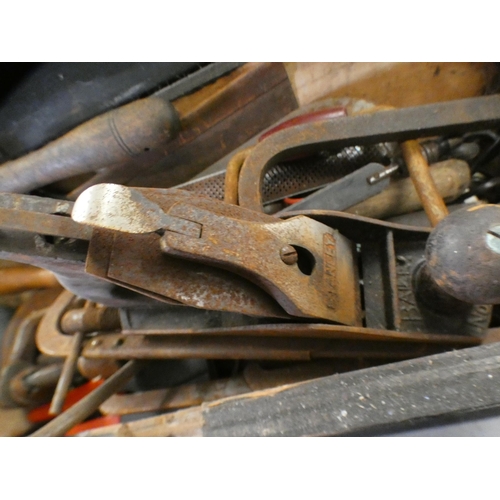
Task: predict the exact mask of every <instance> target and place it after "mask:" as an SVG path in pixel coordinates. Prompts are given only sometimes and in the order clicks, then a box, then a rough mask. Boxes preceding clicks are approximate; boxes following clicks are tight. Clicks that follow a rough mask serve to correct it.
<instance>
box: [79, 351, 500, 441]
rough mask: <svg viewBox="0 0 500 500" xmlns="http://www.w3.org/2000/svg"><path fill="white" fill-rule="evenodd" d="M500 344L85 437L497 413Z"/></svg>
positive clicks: (274, 429)
mask: <svg viewBox="0 0 500 500" xmlns="http://www.w3.org/2000/svg"><path fill="white" fill-rule="evenodd" d="M499 382H500V343H494V344H489V345H482V346H479V347H473V348H468V349H462V350H458V351H452V352H448V353H444V354H437V355H434V356H428V357H423V358H419V359H415V360H411V361H403V362H399V363H392V364H389V365H384V366H379V367H373V368H367V369H364V370H358V371H354V372H348V373H343V374H339V375H333V376H329V377H324V378H320V379H316V380H312V381H309V382H302V383H298V384H293V385H286V386H281V387H278V388H274V389H268V390H263V391H257V392H253V393H249V394H246V395H242V396H236V397H233V398H227V399H224V400H220V401H216V402H212V403H208V404H205V405H202V406H199V407H195V408H191V409H188V410H183V411H179V412H175V413H171V414H166V415H161V416H158V417H152V418H149V419H145V420H139V421H136V422H130V423H128V424H119V425H117V426H113V427H109V428H104V429H100V430H96V431H90V432H89V433H87V435H114V436H116V435H129V436H141V435H154V436H168V435H197V436H311V435H312V436H345V435H375V434H378V433H381V432H395V431H397V430H402V429H408V428H414V427H416V426H421V425H422V424H424V423H427V424H433V425H434V424H436V423H440V422H443V421H449V420H450V419H452V418H453V419H455V420H457V419H465V418H471V417H473V416H474V415H478V414H481V413H484V411H485V410H498V411H500V383H499Z"/></svg>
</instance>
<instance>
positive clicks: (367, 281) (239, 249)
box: [0, 96, 500, 435]
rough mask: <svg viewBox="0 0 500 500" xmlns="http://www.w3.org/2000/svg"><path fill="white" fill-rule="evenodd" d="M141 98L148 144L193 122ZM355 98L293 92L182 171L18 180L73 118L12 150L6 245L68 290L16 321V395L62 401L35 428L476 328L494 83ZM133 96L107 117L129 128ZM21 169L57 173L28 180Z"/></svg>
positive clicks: (497, 225)
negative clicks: (296, 104) (380, 100)
mask: <svg viewBox="0 0 500 500" xmlns="http://www.w3.org/2000/svg"><path fill="white" fill-rule="evenodd" d="M150 99H151V98H150ZM154 99H158V100H159V102H160V98H159V97H155V98H154ZM147 104H148V105H151V106H152V108H151V109H152V110H154V113H156V114H155V115H154V119H155V120H157V121H156V122H154V123H153V122H152V123H153V125H151V130H149V129H148V130H146V129H145V128H142V129H141V134H140V137H138V138H137V137H136V139H137V144H136V145H135V147H136V148H141V152H142V150H143V149H144V150H145V149H147V148H148V147H149V146H148V144H149V142H148V141H153V142H155V141H156V142H158V141H159V142H161V141H166V140H171V138H170V135H172V137H175V135H176V134H177V133H178V122H177V120H176V119H175V113H174V111H172V108H171V107H169V105H168V103H165V102H163V104H161V106H157V105H155V103H154V101H153V103H151V101H148V103H147ZM356 105H357V104H356V103H355V105H353V104H352V103H351V104H350V105H349V106H347V107H346V106H340V107H339V106H338V105H336V106H333V107H332V103H331V102H330V101H325V102H322V103H317V104H316V105H315V106H314V107H309V108H307V109H299V110H297V111H295V112H294V113H293V114H292V116H287V117H284V118H283V119H282V120H281V121H280V122H279V124H278V125H277V126H276V125H274V126H272V127H270V129H269V130H268V131H266V132H265V133H264V134H259V135H258V136H257V137H256V138H255V139H254V140H252V141H250V142H249V144H246V145H243V146H242V147H241V148H240V149H239V150H238V151H235V152H234V153H233V154H232V155H231V157H230V159H229V160H228V161H226V162H223V164H221V167H220V170H219V171H217V170H216V171H210V170H209V173H208V174H206V175H198V176H197V177H195V178H194V179H192V180H190V181H188V182H185V183H183V184H180V185H178V186H176V187H166V188H165V187H157V186H151V187H134V184H133V183H132V185H126V184H127V183H126V182H122V181H121V180H120V176H119V175H116V181H115V182H113V180H114V179H113V176H108V178H105V180H106V182H101V180H102V179H103V177H104V176H103V175H102V172H101V174H98V175H97V176H96V177H94V178H93V179H91V180H86V181H85V183H84V185H82V186H80V187H77V188H74V189H73V190H72V192H73V195H71V194H70V195H68V196H66V197H65V199H56V198H52V197H49V196H34V195H31V194H19V193H23V192H24V193H25V192H28V191H30V190H33V189H39V188H40V187H42V186H44V185H46V184H47V183H49V182H52V181H55V180H57V179H60V178H61V175H60V174H61V173H62V174H63V176H64V171H65V168H66V167H65V165H66V164H65V161H66V158H67V156H65V155H69V156H71V151H72V149H71V148H75V147H76V146H75V143H76V142H71V141H76V139H77V138H78V134H79V133H81V130H80V131H78V129H75V130H74V131H72V132H71V134H73V136H71V137H69V138H68V137H63V138H62V139H59V140H58V141H60V142H59V144H55V143H51V144H49V145H48V146H46V149H43V148H42V150H38V151H36V152H34V153H31V155H37V157H35V158H31V159H30V158H28V160H27V159H26V157H25V158H24V159H23V158H21V159H20V160H14V161H12V162H10V164H9V165H5V166H3V167H1V168H0V188H1V189H2V191H8V192H4V193H2V194H1V195H0V256H1V257H2V258H3V259H8V260H13V261H16V262H21V263H24V264H31V265H35V266H38V267H41V268H44V269H46V270H49V271H51V272H53V273H54V275H55V276H56V277H57V280H58V283H60V285H61V286H62V287H63V288H64V289H65V290H63V289H58V288H54V287H52V288H50V289H49V290H45V291H38V292H33V291H32V292H30V293H31V295H30V298H29V300H28V301H27V302H25V303H24V305H22V306H21V307H20V308H19V309H18V311H17V312H16V314H15V316H14V318H13V319H12V321H11V323H10V325H9V328H8V331H7V332H6V334H5V335H4V338H3V350H2V372H1V376H0V402H1V404H2V405H3V406H4V407H25V408H27V409H29V410H30V413H29V415H28V416H29V418H30V419H31V422H32V423H33V425H41V424H42V423H43V424H45V422H48V421H49V420H50V419H51V418H53V417H54V416H55V415H59V416H58V417H57V418H55V419H53V420H51V421H50V423H47V424H45V425H44V426H42V427H41V428H40V429H39V430H38V431H36V432H35V435H63V434H65V433H68V432H70V433H72V434H76V433H78V432H81V431H82V430H83V429H85V428H90V427H91V426H97V425H108V424H110V423H117V422H120V421H123V420H124V419H127V418H140V417H142V416H144V415H145V414H151V413H153V414H159V413H162V412H169V411H172V410H175V409H180V408H186V407H189V406H193V405H200V404H202V403H204V402H207V401H213V400H216V399H220V398H223V397H228V396H233V395H237V394H243V393H246V392H250V391H254V390H259V389H264V388H270V387H275V386H278V385H282V384H287V383H293V382H298V381H301V380H307V379H310V378H315V377H319V376H324V375H329V374H333V373H337V372H340V371H346V370H353V369H358V368H360V367H366V366H371V365H376V364H382V363H387V362H391V361H395V360H401V359H409V358H412V357H418V356H422V355H424V354H429V353H436V352H441V351H445V350H451V349H459V348H462V347H466V346H471V345H475V344H478V343H480V342H482V341H483V340H484V338H485V337H486V335H487V333H488V328H489V327H490V326H491V325H492V324H494V323H492V310H493V306H492V305H493V304H495V303H497V302H499V299H500V293H499V292H500V288H499V287H500V285H499V282H500V281H499V280H500V276H498V275H499V269H500V267H499V266H498V259H500V210H499V208H498V206H497V205H488V204H486V203H496V202H498V201H500V191H499V189H498V186H499V185H500V183H499V182H498V179H500V170H499V166H500V165H499V164H498V162H499V161H500V155H499V154H498V153H499V152H500V147H499V144H500V136H499V135H497V132H498V130H499V129H500V97H499V96H489V97H478V98H471V99H464V100H461V101H451V102H445V103H439V104H432V105H424V106H420V107H413V108H404V109H387V108H382V109H380V108H373V107H372V106H371V105H369V104H367V103H362V105H358V107H357V108H356ZM129 106H132V105H129ZM135 106H139V107H141V106H142V108H141V112H142V113H144V112H147V110H146V111H144V109H145V108H144V105H143V104H138V103H135ZM143 108H144V109H143ZM120 113H121V114H119V115H115V116H114V117H112V119H111V120H110V119H109V117H105V116H103V117H99V118H98V119H99V120H100V121H99V122H98V123H97V124H94V127H95V128H94V131H95V133H96V134H102V133H103V132H102V130H101V129H103V130H105V131H108V129H107V128H106V127H108V126H110V127H111V128H110V129H109V130H110V131H111V132H109V134H110V137H111V136H113V137H114V138H115V139H116V138H117V137H119V140H118V139H117V141H118V143H120V141H129V142H130V141H131V140H132V139H130V137H132V136H133V132H134V129H133V128H127V127H128V125H129V122H128V121H127V110H123V108H122V109H121V111H120ZM120 120H122V121H120ZM165 122H166V123H167V124H169V127H167V128H162V127H163V125H164V124H165ZM110 123H111V125H109V124H110ZM158 124H160V125H161V127H160V126H159V125H158ZM87 125H88V124H87ZM84 126H85V125H84ZM126 126H127V127H126ZM130 126H131V125H130ZM120 127H121V128H120ZM155 127H156V128H155ZM160 128H161V133H160V131H159V130H160ZM153 129H154V130H153ZM125 131H126V132H125ZM106 133H108V132H106ZM125 133H126V134H128V136H127V138H124V134H125ZM184 133H185V134H187V133H189V130H184ZM113 134H114V135H113ZM120 134H121V135H120ZM169 134H170V135H169ZM65 140H66V142H64V141H65ZM110 140H111V139H110ZM56 142H57V141H56ZM106 144H107V143H104V142H101V146H102V148H103V149H105V146H106ZM110 144H111V143H110ZM116 144H117V142H116V141H115V143H113V144H111V145H109V144H108V146H106V147H107V148H108V149H107V153H108V154H109V163H113V162H115V161H117V158H118V157H119V155H120V154H122V152H123V151H122V150H121V149H120V147H122V146H123V144H122V145H120V144H118V146H117V145H116ZM115 147H116V148H118V149H116V150H113V148H115ZM123 147H126V148H127V149H128V148H131V147H132V146H130V145H129V146H123ZM49 148H52V150H50V149H49ZM65 148H69V149H68V150H67V151H66V149H65ZM139 153H140V152H139ZM78 154H80V153H78ZM44 155H45V156H44ZM75 155H76V153H75ZM28 156H30V155H28ZM90 156H91V155H88V158H86V159H84V160H85V161H87V162H94V161H96V159H95V158H90ZM54 158H58V161H57V162H55V163H54V161H53V160H54ZM89 158H90V159H89ZM118 159H119V158H118ZM23 161H24V165H23V164H22V162H23ZM16 162H17V163H16ZM33 162H34V163H33ZM83 163H84V162H83V160H82V165H81V166H80V167H78V166H74V168H72V169H71V175H73V174H74V173H75V172H77V173H81V172H84V171H85V169H86V168H87V167H86V166H85V165H83ZM28 164H29V165H31V164H33V165H43V168H42V167H40V168H39V169H38V170H37V172H38V173H37V176H38V177H37V176H32V177H31V180H30V183H29V184H26V183H25V178H26V177H25V176H24V177H23V172H24V170H23V169H28V166H29V165H28ZM27 165H28V166H27ZM51 166H52V167H51ZM212 170H213V169H212ZM29 171H30V172H32V170H29ZM42 173H43V175H42ZM14 192H16V193H18V194H14ZM76 195H78V196H76ZM72 198H76V201H74V202H73V201H71V199H72ZM464 201H465V202H466V203H464ZM447 204H448V205H449V206H447ZM422 210H423V211H422ZM449 211H453V213H452V214H451V215H450V216H448V212H449ZM0 272H1V270H0ZM43 286H47V285H43ZM493 318H494V319H493V322H494V321H496V320H495V315H493ZM86 420H87V422H86V423H85V424H82V425H83V427H77V428H74V426H75V425H76V424H80V423H81V422H84V421H86ZM85 426H87V427H85Z"/></svg>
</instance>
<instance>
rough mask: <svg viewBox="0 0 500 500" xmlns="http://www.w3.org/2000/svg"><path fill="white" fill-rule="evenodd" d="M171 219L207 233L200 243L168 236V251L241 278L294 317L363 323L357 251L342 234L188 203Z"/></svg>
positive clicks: (308, 223) (300, 220)
mask: <svg viewBox="0 0 500 500" xmlns="http://www.w3.org/2000/svg"><path fill="white" fill-rule="evenodd" d="M169 214H171V215H175V216H181V215H183V216H184V217H186V218H187V219H188V220H191V221H196V222H197V223H199V224H200V225H201V226H203V231H202V236H201V238H191V237H184V236H183V235H180V234H178V233H171V232H166V233H165V235H164V236H163V237H162V239H161V246H162V250H163V252H165V253H167V254H169V255H173V256H177V257H184V258H188V259H193V260H197V261H200V262H203V263H206V264H210V265H215V266H220V267H222V268H224V269H227V270H230V271H232V272H235V273H237V274H240V275H242V276H243V277H245V278H248V279H249V280H251V281H252V282H254V283H256V284H258V285H259V286H261V287H262V288H264V289H265V290H266V291H267V292H268V293H269V294H270V295H272V296H273V297H274V298H275V299H276V300H277V301H278V303H279V304H280V305H281V306H282V307H283V308H284V309H285V311H287V312H288V313H289V314H291V315H292V316H302V317H310V318H321V319H327V320H330V321H336V322H340V323H343V324H349V325H356V324H360V320H361V311H360V308H361V306H360V300H359V286H358V280H357V273H356V264H355V257H354V249H353V247H352V244H351V242H350V241H349V240H347V239H346V238H345V237H343V236H342V235H340V234H339V233H338V232H337V231H334V230H332V229H331V228H329V227H327V226H325V225H323V224H319V223H317V222H315V221H313V220H310V219H307V218H305V217H296V218H293V219H289V220H287V221H281V222H280V221H277V220H276V219H274V218H272V217H269V223H267V224H262V223H260V222H259V223H253V222H249V221H244V220H239V219H236V218H235V219H233V218H230V217H224V216H219V215H217V214H216V213H213V212H209V211H205V210H202V209H199V208H197V207H196V206H194V205H188V204H178V205H175V206H174V207H172V208H171V209H170V211H169ZM286 245H291V246H292V247H293V248H295V249H296V250H297V253H298V261H297V262H296V263H291V265H287V263H286V262H283V259H282V258H281V255H280V251H281V249H282V248H283V247H285V246H286ZM301 251H302V252H303V253H302V254H301ZM263 257H264V258H263ZM311 267H312V268H311Z"/></svg>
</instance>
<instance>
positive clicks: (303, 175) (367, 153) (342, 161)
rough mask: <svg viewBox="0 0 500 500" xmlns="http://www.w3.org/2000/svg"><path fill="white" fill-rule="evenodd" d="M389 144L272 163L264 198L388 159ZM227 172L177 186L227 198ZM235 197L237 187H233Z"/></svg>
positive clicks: (320, 183) (265, 200) (303, 188)
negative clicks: (225, 195)
mask: <svg viewBox="0 0 500 500" xmlns="http://www.w3.org/2000/svg"><path fill="white" fill-rule="evenodd" d="M387 161H388V157H387V147H386V145H385V144H382V145H379V144H374V145H370V146H350V147H347V148H343V149H341V150H340V151H336V150H334V151H328V150H325V151H320V152H318V153H317V154H314V155H313V156H310V157H308V158H299V159H296V160H291V161H285V162H280V163H278V164H276V165H273V166H271V167H269V168H268V169H267V170H266V172H265V175H264V179H263V180H262V201H263V203H272V202H274V201H277V200H281V199H283V198H285V197H287V196H296V195H300V194H302V193H305V192H307V191H310V190H312V189H317V188H320V187H323V186H326V185H327V184H329V183H330V182H335V181H337V180H339V179H341V178H342V177H344V176H345V175H348V174H350V173H352V172H354V171H355V170H357V169H358V168H361V167H363V166H364V165H366V164H367V163H370V162H383V163H387ZM225 176H226V174H225V172H218V173H214V174H210V175H207V176H204V177H200V178H197V179H193V180H192V181H189V182H186V183H184V184H180V185H178V186H177V188H179V189H182V190H186V191H190V192H194V193H196V194H200V195H203V196H208V197H210V198H215V199H218V200H223V199H224V191H225ZM231 191H232V192H233V193H234V194H233V198H232V199H233V200H234V199H237V197H238V192H237V187H235V188H234V189H233V188H231Z"/></svg>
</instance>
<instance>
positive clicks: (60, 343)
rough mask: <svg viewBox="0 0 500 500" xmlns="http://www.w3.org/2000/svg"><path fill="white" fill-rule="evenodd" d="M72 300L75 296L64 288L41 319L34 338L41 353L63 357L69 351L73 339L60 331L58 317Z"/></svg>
mask: <svg viewBox="0 0 500 500" xmlns="http://www.w3.org/2000/svg"><path fill="white" fill-rule="evenodd" d="M74 301H75V296H74V295H73V294H72V293H71V292H68V291H66V290H65V291H64V292H62V293H61V294H60V295H59V297H57V298H56V299H55V301H54V303H53V304H52V306H51V307H49V308H48V310H47V312H46V314H45V315H44V316H43V318H42V319H41V321H40V323H39V325H38V329H37V331H36V337H35V339H36V346H37V347H38V350H39V351H40V352H42V353H43V354H47V355H48V356H56V357H63V358H65V357H67V356H69V354H70V353H71V347H72V342H73V339H72V337H71V335H64V334H63V333H62V332H61V330H60V318H61V317H62V315H63V314H64V313H65V312H66V310H68V309H70V307H71V305H72V304H73V303H74Z"/></svg>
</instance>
